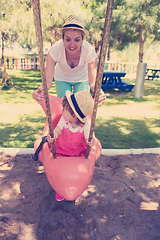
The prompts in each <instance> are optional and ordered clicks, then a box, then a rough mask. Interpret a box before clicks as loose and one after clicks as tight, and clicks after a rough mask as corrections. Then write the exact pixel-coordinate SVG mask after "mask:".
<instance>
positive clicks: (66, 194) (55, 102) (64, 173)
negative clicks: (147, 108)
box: [34, 95, 102, 201]
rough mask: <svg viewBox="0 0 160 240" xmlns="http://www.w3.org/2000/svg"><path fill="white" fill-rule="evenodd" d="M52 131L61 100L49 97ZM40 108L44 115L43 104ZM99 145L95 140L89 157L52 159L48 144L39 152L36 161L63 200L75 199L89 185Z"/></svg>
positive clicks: (57, 118) (43, 103) (36, 145)
mask: <svg viewBox="0 0 160 240" xmlns="http://www.w3.org/2000/svg"><path fill="white" fill-rule="evenodd" d="M49 101H50V108H51V116H52V124H53V129H54V128H55V127H56V125H57V123H58V121H59V119H60V117H61V115H62V113H61V111H62V103H61V98H58V97H55V96H51V95H49ZM41 106H42V108H43V110H44V112H45V114H46V107H45V102H44V101H42V102H41ZM47 131H48V122H46V125H45V128H44V130H43V134H42V137H43V136H46V135H47V133H48V132H47ZM42 137H39V138H38V139H37V140H36V141H35V144H34V150H35V151H36V149H37V148H38V146H39V144H40V142H41V140H42ZM101 149H102V147H101V143H100V142H99V140H98V139H97V138H96V139H95V145H94V147H92V148H91V150H90V153H89V157H88V159H86V158H85V157H84V156H81V157H60V156H57V158H55V159H54V158H53V155H52V152H51V149H50V147H49V144H48V142H46V143H44V145H43V147H42V150H41V151H40V152H39V155H38V159H39V160H40V161H41V162H42V163H43V166H44V170H45V173H46V176H47V179H48V181H49V183H50V185H51V186H52V188H53V189H54V190H55V191H56V192H57V193H58V194H59V195H60V196H62V197H63V198H64V199H65V200H67V201H73V200H75V199H77V198H78V197H79V196H80V195H81V194H82V193H83V192H84V191H85V190H86V188H87V187H88V185H89V184H90V182H91V180H92V177H93V173H94V166H95V162H96V161H97V160H98V158H99V157H100V155H101Z"/></svg>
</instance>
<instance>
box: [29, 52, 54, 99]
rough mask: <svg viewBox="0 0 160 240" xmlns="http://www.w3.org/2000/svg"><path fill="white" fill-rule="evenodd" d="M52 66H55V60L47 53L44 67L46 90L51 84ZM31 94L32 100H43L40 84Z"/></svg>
mask: <svg viewBox="0 0 160 240" xmlns="http://www.w3.org/2000/svg"><path fill="white" fill-rule="evenodd" d="M54 68H55V61H54V60H53V58H52V57H51V55H50V54H49V53H48V55H47V59H46V69H45V74H46V82H47V89H48V90H49V89H50V87H51V85H52V81H53V75H54ZM32 96H33V98H34V100H35V101H36V102H38V103H40V101H41V100H44V95H43V86H42V84H41V85H40V86H39V87H38V89H37V90H36V91H34V92H33V95H32Z"/></svg>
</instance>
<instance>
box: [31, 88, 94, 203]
mask: <svg viewBox="0 0 160 240" xmlns="http://www.w3.org/2000/svg"><path fill="white" fill-rule="evenodd" d="M62 106H63V110H62V117H61V118H60V120H59V122H58V124H57V126H56V128H55V129H54V138H51V136H50V135H49V134H48V135H47V137H43V139H42V142H41V144H40V145H39V147H38V148H37V150H36V152H35V154H34V155H33V159H34V160H38V153H39V152H40V150H41V149H42V146H43V144H44V143H45V142H46V141H48V142H49V144H50V143H52V142H53V141H54V140H55V148H56V154H57V156H66V157H71V156H84V155H85V153H86V149H87V144H88V145H89V146H90V147H92V146H94V142H95V138H94V137H93V138H92V140H91V142H88V138H89V132H90V123H89V121H87V116H89V115H90V114H92V112H93V106H94V102H93V98H92V96H91V95H90V93H88V92H87V91H86V90H82V91H80V92H76V93H74V94H73V93H72V92H70V91H66V96H65V97H64V98H63V100H62ZM56 200H57V201H62V200H63V198H62V197H61V196H60V195H59V194H57V193H56Z"/></svg>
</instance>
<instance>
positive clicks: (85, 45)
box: [83, 40, 93, 49]
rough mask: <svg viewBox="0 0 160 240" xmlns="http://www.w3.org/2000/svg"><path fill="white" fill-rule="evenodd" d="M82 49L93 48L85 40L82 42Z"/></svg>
mask: <svg viewBox="0 0 160 240" xmlns="http://www.w3.org/2000/svg"><path fill="white" fill-rule="evenodd" d="M83 47H84V48H86V49H88V48H93V46H92V44H90V43H89V42H87V41H86V40H83Z"/></svg>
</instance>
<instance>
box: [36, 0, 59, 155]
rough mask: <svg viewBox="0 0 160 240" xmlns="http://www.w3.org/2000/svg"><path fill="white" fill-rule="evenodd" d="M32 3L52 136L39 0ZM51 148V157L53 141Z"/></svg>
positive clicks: (54, 152) (51, 129)
mask: <svg viewBox="0 0 160 240" xmlns="http://www.w3.org/2000/svg"><path fill="white" fill-rule="evenodd" d="M32 4H33V15H34V23H35V30H36V38H37V47H38V56H39V62H40V71H41V78H42V84H43V92H44V99H45V105H46V113H47V120H48V126H49V133H50V135H51V137H52V138H53V137H54V135H53V126H52V118H51V111H50V103H49V98H48V89H47V83H46V77H45V67H44V54H43V39H42V27H41V12H40V2H39V0H32ZM51 148H52V154H53V158H56V157H57V156H56V150H55V145H54V143H53V144H51Z"/></svg>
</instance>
